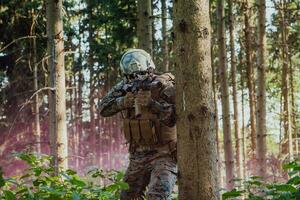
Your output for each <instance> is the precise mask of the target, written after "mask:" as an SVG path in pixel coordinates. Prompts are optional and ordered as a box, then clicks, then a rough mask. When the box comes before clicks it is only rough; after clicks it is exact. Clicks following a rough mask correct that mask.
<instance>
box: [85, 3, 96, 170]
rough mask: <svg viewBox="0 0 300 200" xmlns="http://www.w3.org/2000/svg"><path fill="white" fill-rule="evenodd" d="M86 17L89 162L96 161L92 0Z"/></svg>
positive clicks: (93, 162)
mask: <svg viewBox="0 0 300 200" xmlns="http://www.w3.org/2000/svg"><path fill="white" fill-rule="evenodd" d="M87 7H88V18H89V25H88V31H89V39H88V40H89V55H88V68H89V70H90V96H89V104H90V137H89V138H90V142H91V144H90V150H91V152H90V153H92V158H91V159H92V160H91V163H92V164H95V163H96V161H95V160H96V157H95V153H96V151H95V148H96V124H95V102H94V93H95V87H94V59H93V48H94V47H93V45H94V35H93V33H94V30H93V27H92V23H93V22H92V17H93V5H92V0H88V5H87Z"/></svg>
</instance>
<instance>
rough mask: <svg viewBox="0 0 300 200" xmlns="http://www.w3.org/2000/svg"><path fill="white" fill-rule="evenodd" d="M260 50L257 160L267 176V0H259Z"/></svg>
mask: <svg viewBox="0 0 300 200" xmlns="http://www.w3.org/2000/svg"><path fill="white" fill-rule="evenodd" d="M258 8H259V10H258V32H257V34H258V35H257V36H258V52H257V109H256V111H257V120H256V122H257V129H256V131H257V149H256V152H257V153H256V155H257V161H258V175H259V176H261V177H266V153H267V142H266V137H267V133H266V83H265V82H266V80H265V79H266V78H265V74H266V72H265V24H266V22H265V21H266V11H265V9H266V2H265V0H259V1H258Z"/></svg>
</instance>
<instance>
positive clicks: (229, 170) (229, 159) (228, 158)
mask: <svg viewBox="0 0 300 200" xmlns="http://www.w3.org/2000/svg"><path fill="white" fill-rule="evenodd" d="M217 14H218V22H219V25H218V44H219V62H220V63H219V66H220V67H219V79H220V87H221V88H220V90H221V102H222V119H223V132H224V154H225V167H226V187H227V189H232V188H233V186H234V184H233V179H234V159H233V149H232V140H231V124H230V106H229V92H228V81H227V77H228V76H227V65H226V45H225V17H224V0H218V1H217Z"/></svg>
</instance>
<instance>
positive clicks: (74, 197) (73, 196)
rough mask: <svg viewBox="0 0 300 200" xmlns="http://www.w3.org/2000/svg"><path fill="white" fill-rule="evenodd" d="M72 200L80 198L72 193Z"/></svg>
mask: <svg viewBox="0 0 300 200" xmlns="http://www.w3.org/2000/svg"><path fill="white" fill-rule="evenodd" d="M72 200H80V196H79V194H78V193H77V192H73V193H72Z"/></svg>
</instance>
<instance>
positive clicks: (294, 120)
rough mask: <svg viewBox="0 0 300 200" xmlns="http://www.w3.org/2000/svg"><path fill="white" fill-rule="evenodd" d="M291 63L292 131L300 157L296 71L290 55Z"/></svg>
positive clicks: (296, 152) (296, 151) (296, 150)
mask: <svg viewBox="0 0 300 200" xmlns="http://www.w3.org/2000/svg"><path fill="white" fill-rule="evenodd" d="M289 61H290V87H291V101H292V102H291V103H292V109H291V111H292V113H291V115H292V130H293V136H294V138H295V139H294V140H295V141H294V143H295V155H296V156H298V154H299V145H298V128H297V113H298V110H297V107H296V103H295V87H294V69H293V64H292V58H291V55H289Z"/></svg>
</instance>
